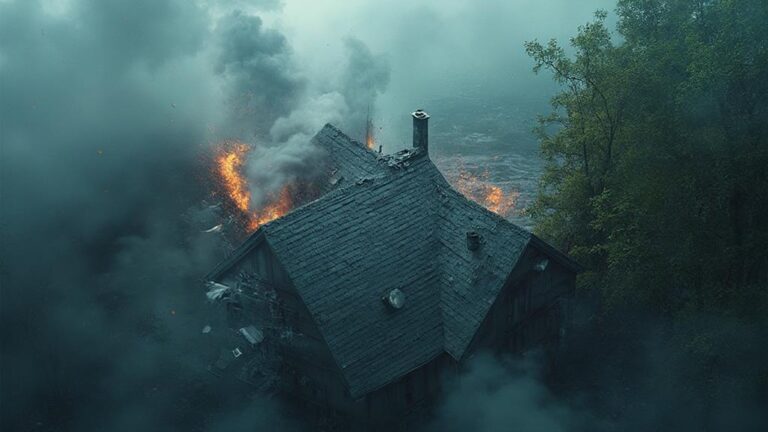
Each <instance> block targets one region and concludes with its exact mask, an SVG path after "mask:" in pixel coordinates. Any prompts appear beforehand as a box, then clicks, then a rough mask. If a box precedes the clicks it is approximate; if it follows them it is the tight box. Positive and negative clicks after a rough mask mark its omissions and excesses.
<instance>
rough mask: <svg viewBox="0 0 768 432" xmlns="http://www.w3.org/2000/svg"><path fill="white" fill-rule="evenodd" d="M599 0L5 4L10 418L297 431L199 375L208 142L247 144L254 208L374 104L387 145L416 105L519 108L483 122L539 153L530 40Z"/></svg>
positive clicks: (4, 256)
mask: <svg viewBox="0 0 768 432" xmlns="http://www.w3.org/2000/svg"><path fill="white" fill-rule="evenodd" d="M598 7H604V8H610V7H611V2H607V1H588V2H573V1H569V0H557V1H554V0H553V1H537V2H533V1H501V0H496V1H489V2H482V3H479V2H474V1H464V2H458V1H434V2H406V1H395V2H387V3H386V5H385V4H384V3H383V2H364V1H354V2H338V1H304V2H292V1H285V2H280V1H276V0H261V1H236V0H229V1H224V0H222V1H199V2H193V1H185V0H151V1H150V0H138V1H132V2H124V1H117V0H62V1H35V0H18V1H8V0H4V1H2V2H0V139H1V140H2V141H1V142H0V188H1V189H0V223H1V224H2V225H0V230H1V231H0V235H2V238H0V248H2V249H1V251H0V253H1V255H0V256H1V259H0V266H1V267H0V278H2V279H1V286H0V289H1V290H2V291H1V295H2V298H1V300H2V302H1V305H0V307H1V309H0V311H1V312H2V314H1V316H0V321H1V327H2V330H1V333H2V336H1V337H2V341H1V342H2V348H1V349H2V353H1V354H2V368H1V369H2V370H1V371H0V373H1V374H2V380H1V381H2V387H3V388H2V392H0V393H1V397H2V402H1V403H0V410H2V412H1V415H2V419H1V420H2V424H3V429H4V430H19V431H23V430H46V431H60V430H61V431H63V430H77V431H88V430H137V429H140V428H143V429H146V430H161V429H165V430H180V429H183V428H186V429H188V430H242V429H245V428H251V427H258V425H264V424H269V425H271V426H272V427H275V424H277V423H279V424H281V425H283V426H284V428H285V429H288V430H292V429H295V428H297V427H300V426H299V425H300V421H299V420H297V419H294V418H291V417H290V416H285V415H284V414H283V412H282V409H283V408H282V407H281V406H280V405H279V404H278V403H277V402H275V401H265V400H263V399H261V398H260V397H259V396H258V395H251V396H249V397H248V398H245V399H243V398H231V397H229V396H228V395H229V389H227V388H226V386H224V385H222V384H219V383H216V382H211V380H210V379H209V375H208V373H207V372H206V371H205V367H206V366H207V359H206V357H205V356H204V355H203V353H204V351H205V349H204V344H203V342H201V340H200V329H201V327H202V325H203V324H205V323H206V317H205V304H204V300H205V297H204V295H203V292H202V287H201V280H202V277H203V275H204V274H205V273H206V272H207V271H208V270H209V269H210V268H211V267H212V266H213V265H214V264H215V263H216V262H218V261H219V260H221V259H222V258H223V257H224V256H225V254H226V252H227V251H228V250H230V249H231V247H232V246H233V245H232V244H229V243H228V242H227V241H226V239H224V238H223V237H221V236H217V235H209V234H206V233H202V232H201V231H202V230H204V229H206V228H209V227H210V226H212V225H213V224H215V223H218V222H220V221H221V220H223V219H225V218H226V216H227V215H225V214H222V213H221V210H220V209H218V208H216V207H211V204H214V203H215V202H216V199H215V197H212V195H211V193H212V190H213V185H212V184H211V180H210V176H209V166H208V161H209V158H210V153H211V148H212V146H213V145H215V144H216V143H218V142H219V141H221V140H223V139H238V140H242V141H245V142H248V143H250V144H252V145H253V146H254V154H255V155H257V156H258V157H255V158H253V159H252V160H251V161H250V163H249V167H248V169H249V171H248V172H249V176H250V181H251V182H252V186H253V187H252V192H253V194H254V199H255V200H257V201H258V200H260V199H261V197H262V195H263V194H265V193H268V192H270V191H271V190H273V189H274V188H276V187H278V186H279V184H280V183H283V182H285V181H290V180H291V178H292V176H295V175H297V173H298V172H302V171H303V170H305V169H306V168H307V167H311V165H312V158H313V152H312V149H311V148H309V147H308V146H307V142H308V139H309V137H311V136H312V135H313V134H314V132H315V131H316V130H317V129H319V128H320V127H321V126H322V125H323V124H324V123H325V122H328V121H331V122H334V123H336V124H338V125H339V126H341V127H343V128H344V129H345V130H349V131H350V133H351V134H353V135H355V136H357V137H360V134H361V131H362V128H363V127H364V124H363V121H364V120H365V118H366V116H367V113H368V109H369V107H370V110H371V112H372V113H373V117H374V120H375V123H376V126H377V127H379V128H380V129H379V132H378V139H379V142H380V143H381V144H382V145H383V146H384V147H385V150H386V151H392V150H396V149H398V148H400V147H402V146H405V145H406V144H405V143H406V142H407V141H408V139H407V137H408V135H409V133H410V124H409V122H410V119H409V117H408V112H410V111H411V110H413V109H415V108H425V109H427V110H430V111H432V113H433V115H434V118H435V121H434V128H435V129H434V131H435V134H436V136H441V134H442V135H443V136H445V137H451V136H458V135H456V134H455V133H454V134H453V135H451V131H456V130H459V131H461V133H462V134H463V133H465V132H466V133H469V132H471V131H475V129H476V125H477V121H478V118H479V117H476V116H475V114H476V113H478V112H479V110H483V109H486V108H488V109H489V110H490V111H491V112H493V113H494V115H496V114H497V113H498V110H499V109H500V108H499V107H503V110H506V111H505V112H509V113H517V114H515V116H514V117H512V118H513V119H514V121H510V122H507V120H505V119H507V118H508V117H504V116H502V117H499V119H501V120H499V121H497V122H495V123H494V130H495V131H499V130H501V131H504V134H511V135H505V136H513V137H514V136H518V137H521V138H520V140H521V141H526V140H527V141H526V142H527V143H528V144H526V145H528V146H530V145H531V142H532V138H531V135H530V132H529V126H530V125H531V124H532V121H533V117H534V116H535V114H536V113H537V112H538V111H539V110H545V109H546V101H547V99H548V97H549V96H550V95H551V93H552V91H553V90H554V87H553V86H552V84H550V83H549V81H548V79H547V78H546V77H537V76H535V75H533V74H532V73H530V67H531V62H530V61H529V60H528V59H527V58H526V57H525V54H524V50H523V46H522V44H523V42H524V41H525V40H529V39H534V38H540V39H548V38H550V37H556V38H559V39H561V40H564V39H566V38H567V36H568V35H571V34H573V32H574V29H575V27H576V26H577V25H579V24H581V23H583V22H585V21H587V20H588V19H589V18H590V16H591V14H592V12H593V10H594V9H595V8H598ZM364 110H365V112H364ZM494 110H496V111H494ZM439 119H443V120H439ZM483 128H485V129H484V130H485V131H486V132H487V129H488V126H487V124H485V125H484V126H483ZM510 129H512V130H510ZM448 144H449V143H447V142H446V144H445V147H446V148H447V147H448ZM502 144H503V147H504V148H507V149H511V150H514V149H515V148H516V146H518V145H522V144H519V143H518V142H517V141H515V140H512V141H508V140H505V141H504V142H503V143H502ZM436 145H439V142H438V143H437V144H436ZM489 151H490V150H489ZM494 151H496V150H494ZM438 152H439V151H438ZM526 382H528V381H526ZM531 387H532V388H534V389H535V390H536V391H540V390H539V389H540V387H539V386H538V384H531ZM223 395H227V396H223ZM254 425H256V426H254Z"/></svg>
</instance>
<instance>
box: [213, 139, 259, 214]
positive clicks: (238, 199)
mask: <svg viewBox="0 0 768 432" xmlns="http://www.w3.org/2000/svg"><path fill="white" fill-rule="evenodd" d="M250 149H251V148H250V147H249V146H248V145H247V144H243V143H225V144H223V145H222V146H221V147H220V148H219V150H218V154H217V155H216V174H217V175H218V177H219V180H220V181H221V184H222V186H224V189H225V190H226V192H227V196H229V198H230V199H231V200H232V202H233V203H234V204H235V206H236V207H237V208H238V209H239V210H240V211H241V212H244V213H248V208H249V207H250V202H251V194H250V193H249V192H248V183H247V182H246V181H245V178H244V177H243V175H242V172H241V171H242V168H243V163H244V162H245V156H246V155H247V154H248V151H249V150H250Z"/></svg>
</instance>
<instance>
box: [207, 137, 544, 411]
mask: <svg viewBox="0 0 768 432" xmlns="http://www.w3.org/2000/svg"><path fill="white" fill-rule="evenodd" d="M314 140H315V142H316V143H317V144H318V145H321V146H323V147H324V148H326V149H327V150H328V152H329V154H330V155H331V158H332V163H333V164H335V165H336V166H337V168H335V169H337V170H338V171H339V172H341V173H342V176H343V177H344V179H343V181H342V182H340V183H338V187H336V188H335V189H333V190H330V191H329V192H327V193H326V194H325V195H324V196H322V197H321V198H319V199H317V200H315V201H313V202H311V203H309V204H307V205H304V206H302V207H300V208H298V209H295V210H294V211H292V212H290V213H289V214H287V215H285V216H284V217H282V218H279V219H276V220H274V221H272V222H270V223H268V224H266V225H264V226H263V227H261V228H260V229H259V231H257V232H256V233H255V234H254V235H253V238H256V237H260V236H263V238H264V239H265V240H266V241H267V242H268V244H269V245H270V247H271V249H272V251H273V252H274V254H275V255H276V257H277V258H278V259H279V261H280V262H281V263H282V265H283V267H284V268H285V270H286V271H287V273H288V275H289V277H290V279H291V281H292V283H293V285H294V287H295V289H296V290H297V291H298V293H299V294H300V296H301V298H302V300H303V301H304V303H305V304H306V306H307V308H308V310H309V311H310V314H311V315H312V317H313V319H314V321H315V322H316V324H317V327H318V329H319V330H320V332H321V334H322V335H323V338H324V340H325V342H326V343H327V345H328V348H329V349H330V352H331V354H332V355H333V357H334V360H335V361H336V363H337V365H338V367H339V368H340V370H341V372H342V375H343V376H344V378H345V380H346V384H347V386H348V389H349V391H350V394H351V395H352V396H353V397H355V398H357V397H361V396H363V395H365V394H366V393H369V392H371V391H373V390H376V389H378V388H380V387H382V386H384V385H386V384H388V383H390V382H392V381H394V380H396V379H398V378H400V377H402V376H403V375H405V374H407V373H408V372H410V371H412V370H414V369H416V368H418V367H419V366H421V365H423V364H425V363H427V362H429V361H430V360H432V359H433V358H435V357H436V356H438V355H440V354H442V353H444V352H446V353H448V354H449V355H451V356H452V357H453V358H455V359H457V360H459V359H461V358H462V356H463V354H464V352H465V350H466V349H467V347H468V346H469V344H470V342H471V340H472V338H473V336H474V334H475V333H476V332H477V330H478V328H479V326H480V324H481V323H482V321H483V319H484V318H485V315H486V314H487V313H488V310H489V309H490V307H491V305H492V304H493V303H494V301H495V300H496V297H497V295H498V293H499V292H500V290H501V288H502V287H503V285H504V283H505V282H506V280H507V278H508V276H509V274H510V273H511V272H512V270H513V268H514V267H515V265H516V264H517V261H518V259H519V258H520V256H521V255H522V253H523V251H524V249H525V248H526V247H527V246H528V244H529V242H531V241H535V240H537V239H535V237H534V236H533V235H532V234H530V233H529V232H528V231H526V230H524V229H522V228H519V227H517V226H516V225H514V224H512V223H511V222H509V221H507V220H505V219H504V218H502V217H500V216H498V215H496V214H495V213H492V212H490V211H488V210H487V209H485V208H484V207H482V206H480V205H478V204H476V203H474V202H473V201H471V200H469V199H467V198H465V197H464V196H463V195H461V194H460V193H458V192H457V191H455V190H454V189H453V188H451V186H450V185H449V184H448V182H447V181H446V180H445V178H444V177H443V176H442V174H441V173H440V172H439V170H438V169H437V168H436V167H435V165H434V164H432V162H431V161H430V159H429V157H427V156H426V155H424V154H422V153H420V152H419V151H418V150H417V151H410V152H405V153H401V154H400V155H398V156H397V157H388V158H387V157H381V156H378V155H377V154H376V153H373V152H371V151H369V150H367V149H365V148H364V147H362V145H361V144H360V143H358V142H356V141H353V140H351V139H349V138H347V137H346V136H345V135H344V134H343V133H341V132H340V131H338V129H336V128H333V127H332V126H330V125H329V126H326V127H325V128H323V130H321V132H320V133H318V135H317V136H316V137H315V138H314ZM352 146H354V147H352ZM468 231H475V232H477V233H479V234H480V236H481V239H482V240H481V242H482V246H481V247H480V248H479V249H478V250H476V251H471V250H469V249H468V248H467V243H466V234H467V232H468ZM249 244H250V245H253V244H254V242H253V241H250V242H249V241H246V243H245V244H244V245H243V246H242V248H244V249H247V248H249V247H251V246H249ZM245 253H247V251H246V250H240V251H236V253H235V254H233V257H242V256H244V255H245ZM234 259H235V258H233V259H232V260H234ZM232 260H230V262H225V263H223V264H222V265H221V266H219V268H218V269H217V271H216V272H214V273H213V274H212V275H211V277H212V278H213V279H215V278H216V277H217V275H220V274H221V273H223V271H225V270H226V269H227V268H229V267H230V266H231V265H234V261H232ZM395 288H397V289H399V290H401V291H402V292H403V293H405V296H406V301H405V305H404V306H403V307H402V308H401V309H394V308H392V307H390V306H389V305H387V304H386V303H385V302H384V301H383V300H382V297H383V296H385V295H387V293H389V292H390V291H391V290H393V289H395Z"/></svg>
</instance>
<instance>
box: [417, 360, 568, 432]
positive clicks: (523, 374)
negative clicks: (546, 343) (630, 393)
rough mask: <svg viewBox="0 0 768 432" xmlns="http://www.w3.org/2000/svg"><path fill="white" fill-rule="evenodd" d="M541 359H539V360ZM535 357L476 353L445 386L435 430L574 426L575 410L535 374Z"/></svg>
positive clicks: (551, 431)
mask: <svg viewBox="0 0 768 432" xmlns="http://www.w3.org/2000/svg"><path fill="white" fill-rule="evenodd" d="M538 360H541V359H538ZM539 363H540V361H534V360H533V359H532V358H530V357H529V358H527V359H516V360H512V359H505V360H502V359H498V358H494V357H492V356H491V355H488V354H479V355H478V356H477V357H475V358H474V359H471V360H470V361H469V363H468V365H467V368H468V370H467V371H465V372H464V373H463V374H461V375H459V376H458V377H456V378H455V379H454V380H453V381H452V382H449V383H448V385H447V387H448V388H447V392H448V393H447V396H446V398H445V400H444V401H443V402H442V404H441V406H440V408H439V409H438V410H437V413H436V415H437V420H435V421H434V424H433V425H432V426H431V429H430V430H435V431H457V432H458V431H482V432H485V431H488V432H490V431H499V430H519V431H542V432H545V431H546V432H564V431H569V430H573V427H574V425H575V423H576V419H577V418H578V415H577V413H575V412H574V411H572V409H571V408H569V407H568V406H566V405H564V404H563V403H562V402H560V401H558V400H557V399H556V398H555V396H554V395H552V394H551V393H550V391H549V390H548V389H547V388H546V387H545V386H544V384H543V383H542V380H541V377H540V376H539V367H538V366H537V364H539Z"/></svg>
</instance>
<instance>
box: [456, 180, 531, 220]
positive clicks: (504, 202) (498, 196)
mask: <svg viewBox="0 0 768 432" xmlns="http://www.w3.org/2000/svg"><path fill="white" fill-rule="evenodd" d="M451 183H453V186H454V187H455V188H456V189H457V190H458V191H459V192H461V193H462V194H464V196H466V197H467V198H469V199H471V200H472V201H475V202H476V203H478V204H480V205H482V206H484V207H485V208H487V209H488V210H490V211H492V212H494V213H496V214H498V215H500V216H504V217H507V216H510V215H511V214H512V212H513V211H514V209H515V203H516V202H517V198H518V196H519V195H520V194H519V193H518V192H515V191H512V192H509V193H505V192H504V190H502V189H501V187H499V186H496V185H494V184H492V183H490V182H489V181H488V173H487V172H484V173H483V174H482V175H480V176H477V175H473V174H472V173H470V172H468V171H465V170H464V169H461V170H460V171H459V173H458V176H457V177H456V178H453V179H452V180H451Z"/></svg>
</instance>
